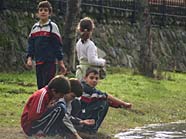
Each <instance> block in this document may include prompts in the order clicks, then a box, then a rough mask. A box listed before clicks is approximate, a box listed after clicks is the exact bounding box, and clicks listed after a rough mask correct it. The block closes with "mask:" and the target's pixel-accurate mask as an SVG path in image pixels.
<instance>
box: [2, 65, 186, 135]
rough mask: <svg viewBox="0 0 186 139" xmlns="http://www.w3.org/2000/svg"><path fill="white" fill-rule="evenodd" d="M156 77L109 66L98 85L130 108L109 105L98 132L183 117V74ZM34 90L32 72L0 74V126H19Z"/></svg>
mask: <svg viewBox="0 0 186 139" xmlns="http://www.w3.org/2000/svg"><path fill="white" fill-rule="evenodd" d="M166 74H168V75H169V78H167V79H166V78H165V79H163V80H156V79H152V78H148V77H144V76H141V75H134V74H133V72H132V71H131V70H129V69H123V68H115V69H109V70H108V75H107V78H106V79H104V80H101V81H100V83H99V85H98V88H99V89H100V90H102V91H104V92H107V93H109V94H112V95H113V96H116V97H118V98H120V99H122V100H124V101H126V102H131V103H132V104H133V108H132V109H131V110H125V109H114V108H110V109H109V111H108V114H107V116H106V118H105V120H104V121H103V124H102V126H101V128H100V130H99V132H102V133H107V134H115V133H118V132H119V131H124V130H126V129H128V128H134V127H136V126H143V125H146V124H152V123H167V122H173V121H178V120H185V119H186V109H185V107H186V97H185V96H186V87H185V82H186V74H181V73H166ZM36 89H37V87H36V79H35V73H34V72H31V73H30V72H29V73H28V72H25V73H0V92H1V93H0V126H1V127H4V126H5V127H18V126H20V116H21V113H22V110H23V107H24V104H25V102H26V101H27V99H28V97H29V96H30V95H31V94H32V93H33V92H34V91H35V90H36Z"/></svg>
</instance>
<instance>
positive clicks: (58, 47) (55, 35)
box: [52, 22, 63, 61]
mask: <svg viewBox="0 0 186 139" xmlns="http://www.w3.org/2000/svg"><path fill="white" fill-rule="evenodd" d="M52 41H53V46H54V47H55V48H54V49H55V55H56V58H57V60H59V61H60V60H62V59H63V48H62V38H61V35H60V32H59V29H58V26H57V25H56V24H55V23H53V22H52Z"/></svg>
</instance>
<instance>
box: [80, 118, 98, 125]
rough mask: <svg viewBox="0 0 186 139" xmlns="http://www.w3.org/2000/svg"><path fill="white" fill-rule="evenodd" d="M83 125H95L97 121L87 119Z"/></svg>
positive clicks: (83, 121)
mask: <svg viewBox="0 0 186 139" xmlns="http://www.w3.org/2000/svg"><path fill="white" fill-rule="evenodd" d="M81 123H82V124H84V125H94V124H95V120H94V119H86V120H82V122H81Z"/></svg>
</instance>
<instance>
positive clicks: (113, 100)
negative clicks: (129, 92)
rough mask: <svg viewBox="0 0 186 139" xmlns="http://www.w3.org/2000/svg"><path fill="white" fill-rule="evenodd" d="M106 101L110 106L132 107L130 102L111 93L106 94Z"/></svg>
mask: <svg viewBox="0 0 186 139" xmlns="http://www.w3.org/2000/svg"><path fill="white" fill-rule="evenodd" d="M108 102H109V105H110V106H111V107H115V108H122V107H124V108H131V107H132V104H130V103H127V102H125V101H122V100H120V99H118V98H116V97H114V96H112V95H108Z"/></svg>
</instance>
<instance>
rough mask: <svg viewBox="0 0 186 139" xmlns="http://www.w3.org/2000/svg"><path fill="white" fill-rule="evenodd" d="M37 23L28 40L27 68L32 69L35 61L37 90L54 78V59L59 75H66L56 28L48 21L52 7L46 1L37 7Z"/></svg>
mask: <svg viewBox="0 0 186 139" xmlns="http://www.w3.org/2000/svg"><path fill="white" fill-rule="evenodd" d="M37 10H38V13H37V16H38V18H39V22H37V23H35V24H34V26H33V27H32V30H31V32H30V35H29V39H28V50H27V66H28V67H32V60H33V59H35V61H36V76H37V86H38V89H40V88H42V87H44V86H45V85H47V84H48V82H49V81H50V80H51V79H52V78H53V77H54V76H55V73H56V59H57V60H58V64H59V66H60V68H61V73H63V74H65V73H66V68H65V65H64V63H63V54H62V42H61V36H60V33H59V29H58V26H57V25H56V24H55V23H54V22H52V21H51V20H50V19H49V16H50V15H51V14H52V6H51V4H50V3H49V2H48V1H42V2H40V3H39V4H38V7H37Z"/></svg>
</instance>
